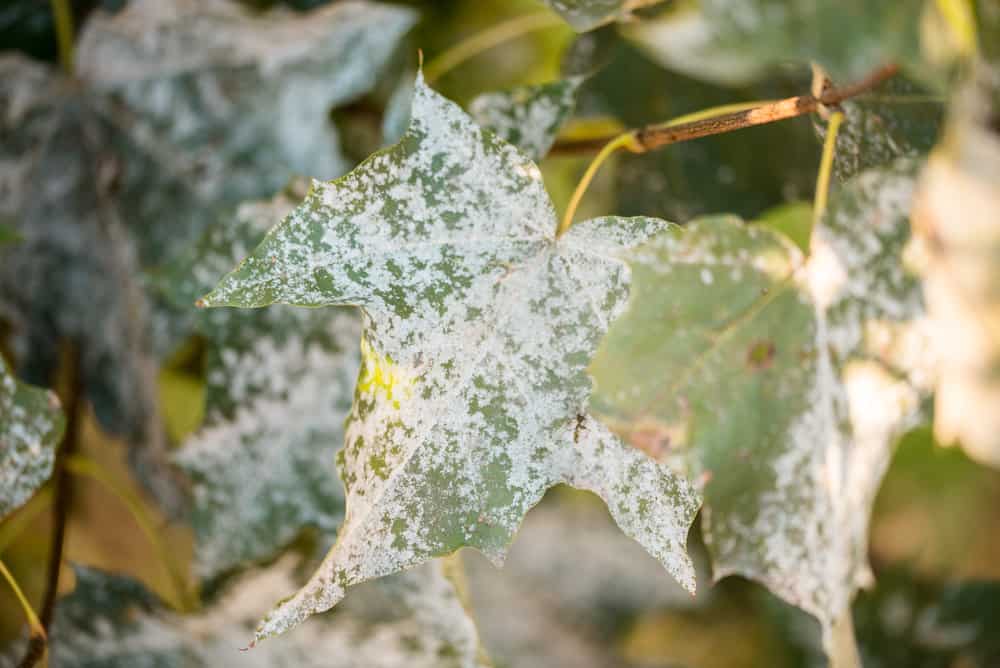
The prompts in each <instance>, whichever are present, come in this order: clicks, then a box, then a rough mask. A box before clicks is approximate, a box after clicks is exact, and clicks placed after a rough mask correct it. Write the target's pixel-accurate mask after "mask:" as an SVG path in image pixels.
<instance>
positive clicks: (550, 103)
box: [469, 78, 582, 161]
mask: <svg viewBox="0 0 1000 668" xmlns="http://www.w3.org/2000/svg"><path fill="white" fill-rule="evenodd" d="M581 83H582V79H580V78H572V79H563V80H561V81H553V82H552V83H548V84H542V85H539V86H522V87H520V88H515V89H513V90H509V91H503V92H498V93H484V94H483V95H480V96H479V97H477V98H476V99H474V100H473V101H472V102H471V103H470V104H469V115H470V116H472V118H473V120H475V121H476V123H478V124H479V125H481V126H482V127H484V128H487V129H489V130H492V131H493V132H495V133H496V134H497V135H498V136H500V137H501V138H503V139H504V140H506V141H508V142H510V143H511V144H513V145H514V146H517V147H518V148H520V149H521V150H522V151H523V152H524V153H525V155H527V156H528V157H529V158H531V159H532V160H535V161H538V160H541V159H542V158H544V157H545V154H546V153H548V152H549V148H551V147H552V144H553V143H554V142H555V140H556V135H557V134H559V130H560V128H562V126H563V124H564V123H565V122H566V120H567V119H568V118H569V117H570V116H571V115H572V114H573V109H574V108H575V107H576V91H577V89H578V88H579V87H580V84H581Z"/></svg>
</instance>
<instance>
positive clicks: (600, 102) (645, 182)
mask: <svg viewBox="0 0 1000 668" xmlns="http://www.w3.org/2000/svg"><path fill="white" fill-rule="evenodd" d="M609 58H610V60H609V62H608V63H607V65H606V66H605V67H604V68H603V69H601V70H599V71H598V72H597V73H596V74H594V75H593V76H592V77H590V78H589V79H588V80H587V81H586V82H584V84H583V85H582V86H581V89H580V93H579V98H580V102H579V105H578V107H579V111H578V114H579V115H581V116H608V115H610V116H613V117H615V118H618V119H619V120H621V121H622V123H623V124H624V125H626V126H629V127H641V126H643V125H647V124H650V123H659V122H662V121H665V120H668V119H670V118H675V117H677V116H681V115H684V114H688V113H691V112H695V111H699V110H703V109H706V108H709V107H715V106H718V105H723V104H731V103H733V102H741V101H747V100H759V99H775V98H782V97H787V96H790V95H797V94H800V93H802V92H804V91H806V90H808V87H809V81H808V77H804V78H803V77H798V78H796V77H788V76H783V77H775V78H774V79H773V81H769V82H767V83H761V84H758V85H755V86H752V87H751V86H748V87H745V88H739V89H728V88H720V87H718V86H714V85H711V84H707V83H704V82H700V81H696V80H693V79H691V78H689V77H686V76H683V75H679V74H677V73H675V72H670V71H667V70H664V69H662V68H661V67H659V66H657V65H656V64H655V63H653V62H651V61H650V60H649V59H647V58H646V57H644V56H643V55H642V54H641V53H639V52H638V51H636V50H635V49H634V48H633V47H631V46H630V45H629V44H627V43H621V42H619V43H618V45H617V47H616V48H614V50H613V53H612V54H611V55H610V56H609ZM819 147H820V144H819V142H817V141H816V137H815V133H814V132H813V130H812V129H811V128H810V123H809V121H808V120H807V119H805V118H800V119H793V120H789V121H786V122H783V123H773V124H770V125H763V126H759V127H755V128H747V129H744V130H740V131H739V132H733V133H728V134H723V135H718V136H715V137H705V138H702V139H698V140H697V141H690V142H683V143H680V144H676V145H673V146H670V147H669V148H667V149H664V150H661V151H655V152H652V153H648V154H645V155H631V154H629V155H622V156H620V157H619V159H618V161H617V163H616V164H615V165H614V166H613V169H614V172H615V173H614V179H615V182H616V192H617V204H616V205H614V206H613V208H612V209H610V210H612V211H615V212H616V213H618V214H620V215H629V216H635V215H649V216H657V217H662V218H665V219H666V220H670V221H674V222H678V223H685V222H687V221H689V220H691V219H692V218H694V217H696V216H699V215H704V214H711V213H718V212H728V213H735V214H738V215H740V216H742V217H743V218H745V219H747V220H750V219H753V218H756V217H757V216H758V215H759V214H760V213H761V212H762V211H765V210H766V209H769V208H771V207H773V206H776V205H778V204H781V203H784V202H787V201H795V200H801V199H811V197H812V193H813V188H814V184H815V175H816V166H817V165H818V164H819V154H820V151H819Z"/></svg>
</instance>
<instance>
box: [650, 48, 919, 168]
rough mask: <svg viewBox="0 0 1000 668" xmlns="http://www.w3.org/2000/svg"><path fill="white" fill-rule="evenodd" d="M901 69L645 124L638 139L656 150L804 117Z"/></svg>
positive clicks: (886, 68)
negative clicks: (740, 107) (698, 116)
mask: <svg viewBox="0 0 1000 668" xmlns="http://www.w3.org/2000/svg"><path fill="white" fill-rule="evenodd" d="M898 71H899V67H898V66H897V65H895V64H889V65H884V66H883V67H880V68H878V69H877V70H875V71H874V72H872V73H871V74H869V75H868V76H867V77H865V78H864V79H862V80H861V81H859V82H857V83H854V84H851V85H849V86H845V87H843V88H828V89H827V90H825V91H823V93H822V94H821V95H820V96H819V97H814V96H813V95H811V94H807V95H798V96H796V97H789V98H785V99H784V100H777V101H776V102H771V103H768V104H763V105H761V106H759V107H754V108H752V109H746V110H744V111H737V112H733V113H730V114H722V115H720V116H715V117H713V118H706V119H703V120H700V121H692V122H690V123H679V124H677V125H669V126H663V125H660V126H657V125H653V126H649V127H645V128H642V129H641V130H638V131H637V132H636V140H637V141H638V144H639V146H641V147H642V150H643V151H652V150H653V149H657V148H660V147H662V146H666V145H667V144H676V143H678V142H682V141H688V140H689V139H698V138H699V137H707V136H709V135H716V134H721V133H723V132H732V131H733V130H740V129H742V128H749V127H753V126H755V125H764V124H765V123H774V122H775V121H783V120H785V119H788V118H794V117H796V116H802V115H803V114H809V113H812V112H814V111H817V110H818V109H819V108H820V107H822V106H830V107H832V106H836V105H838V104H840V103H841V102H843V101H844V100H847V99H849V98H852V97H854V96H856V95H859V94H861V93H864V92H865V91H868V90H870V89H871V88H874V87H875V86H877V85H878V84H880V83H882V82H883V81H886V80H887V79H890V78H892V77H893V76H895V75H896V73H897V72H898Z"/></svg>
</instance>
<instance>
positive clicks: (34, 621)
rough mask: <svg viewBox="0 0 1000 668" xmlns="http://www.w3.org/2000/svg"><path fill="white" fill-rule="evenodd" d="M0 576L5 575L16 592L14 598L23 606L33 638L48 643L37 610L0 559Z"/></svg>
mask: <svg viewBox="0 0 1000 668" xmlns="http://www.w3.org/2000/svg"><path fill="white" fill-rule="evenodd" d="M0 575H3V577H4V579H5V580H6V581H7V584H9V585H10V588H11V589H13V590H14V596H16V597H17V602H18V603H20V604H21V609H22V610H24V616H25V617H26V618H27V620H28V628H29V629H31V637H32V638H35V637H38V638H41V640H42V642H43V643H44V642H46V640H47V638H48V634H47V633H45V627H44V626H42V623H41V622H40V621H39V620H38V615H36V614H35V609H34V608H32V607H31V603H29V602H28V598H27V597H26V596H25V595H24V592H23V591H21V587H20V586H19V585H18V584H17V580H15V579H14V575H13V573H11V572H10V571H9V570H8V569H7V565H6V564H5V563H3V560H2V559H0Z"/></svg>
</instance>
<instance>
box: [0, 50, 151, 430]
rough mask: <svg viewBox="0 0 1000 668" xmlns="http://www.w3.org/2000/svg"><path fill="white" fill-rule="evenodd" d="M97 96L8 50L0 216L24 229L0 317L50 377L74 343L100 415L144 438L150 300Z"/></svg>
mask: <svg viewBox="0 0 1000 668" xmlns="http://www.w3.org/2000/svg"><path fill="white" fill-rule="evenodd" d="M97 105H98V103H97V101H96V100H95V99H94V98H93V97H92V96H89V95H87V94H85V93H81V91H80V89H79V86H78V85H76V84H74V83H73V82H71V81H70V80H68V79H66V78H65V77H63V76H62V75H61V74H59V73H58V72H57V71H56V70H54V69H53V68H51V67H49V66H47V65H43V64H40V63H36V62H33V61H30V60H28V59H26V58H22V57H19V56H14V55H6V56H3V57H0V108H2V109H3V110H4V111H3V113H2V115H0V136H2V137H3V140H2V142H0V192H3V193H4V196H3V197H2V198H0V219H3V220H5V221H6V220H9V221H11V223H12V225H14V226H15V231H16V232H17V233H18V235H19V236H20V241H19V242H18V243H16V244H9V245H4V246H2V247H0V315H2V316H3V317H4V318H5V319H7V320H8V322H9V323H10V324H11V325H13V326H12V330H13V332H14V336H12V337H11V339H12V348H13V351H12V352H13V354H14V357H15V359H16V360H17V364H16V366H17V368H18V369H19V372H21V373H23V374H24V375H25V377H27V378H29V379H32V380H36V381H41V380H42V379H46V378H50V377H51V374H52V372H53V370H54V368H55V366H56V363H57V359H56V358H57V356H58V346H59V345H60V343H61V342H63V341H66V340H71V341H73V342H74V343H75V344H76V345H77V346H78V348H79V349H80V351H81V360H80V363H81V369H82V375H83V378H82V380H83V383H84V385H85V387H86V390H87V395H88V396H87V398H88V399H89V400H90V401H91V402H93V404H94V408H95V410H96V412H97V414H98V417H99V418H100V419H101V422H102V424H104V425H105V426H106V427H107V428H108V429H109V430H111V431H113V432H114V433H118V434H124V435H127V436H130V437H133V438H135V439H136V440H139V438H141V437H143V436H145V435H148V432H147V421H148V418H149V415H150V414H151V412H152V405H153V396H152V393H153V391H152V388H151V378H150V374H149V372H150V369H149V366H148V365H147V360H146V358H145V355H144V347H145V343H146V342H145V333H144V332H143V331H142V326H141V321H142V317H143V313H144V312H145V300H144V298H143V295H142V292H141V288H140V286H139V284H138V280H136V274H137V273H138V269H137V261H136V257H135V253H134V250H133V248H132V244H131V242H130V240H129V238H128V234H127V231H126V229H125V226H124V225H123V224H122V222H123V221H122V216H121V215H120V212H119V211H118V210H117V209H116V207H115V203H114V201H113V196H112V190H113V185H112V183H111V182H112V181H113V180H114V175H115V173H116V170H117V167H116V160H115V158H114V156H113V155H111V154H110V152H109V150H108V144H109V135H108V131H107V127H106V126H104V125H103V124H102V122H101V120H100V115H99V113H98V112H97V110H96V109H97Z"/></svg>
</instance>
